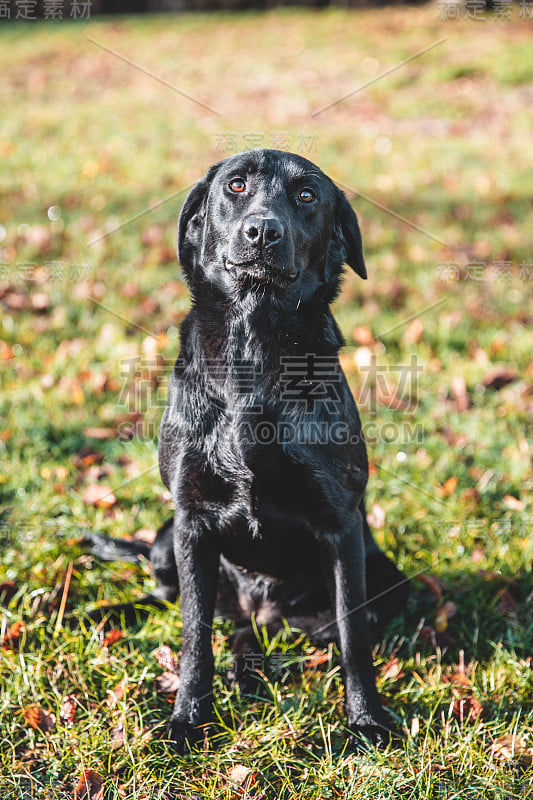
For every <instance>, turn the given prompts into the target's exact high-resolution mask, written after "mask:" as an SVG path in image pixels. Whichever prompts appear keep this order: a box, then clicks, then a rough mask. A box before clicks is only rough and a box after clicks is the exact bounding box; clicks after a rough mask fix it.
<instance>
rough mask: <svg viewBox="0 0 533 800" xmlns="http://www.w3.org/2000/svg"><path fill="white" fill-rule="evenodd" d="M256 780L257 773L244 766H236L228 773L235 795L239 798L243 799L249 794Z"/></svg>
mask: <svg viewBox="0 0 533 800" xmlns="http://www.w3.org/2000/svg"><path fill="white" fill-rule="evenodd" d="M256 778H257V772H254V771H253V770H252V769H251V768H250V767H246V766H245V765H244V764H236V765H235V766H234V767H231V769H230V770H229V771H228V783H229V784H230V786H231V788H232V790H233V794H234V795H236V796H237V797H243V796H244V795H245V794H248V792H249V790H250V789H251V788H252V786H253V785H254V783H255V780H256Z"/></svg>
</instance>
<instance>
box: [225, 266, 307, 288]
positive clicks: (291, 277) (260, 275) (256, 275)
mask: <svg viewBox="0 0 533 800" xmlns="http://www.w3.org/2000/svg"><path fill="white" fill-rule="evenodd" d="M225 267H226V269H227V270H228V271H229V272H233V271H234V272H235V273H236V274H237V278H239V279H240V278H247V279H250V278H251V279H252V280H253V281H257V282H259V283H262V284H265V283H266V284H272V285H274V286H281V287H285V286H290V284H291V283H294V281H295V280H296V279H297V277H298V275H299V274H300V273H299V270H298V269H297V268H296V267H291V268H289V269H282V268H279V267H274V266H272V265H270V264H265V262H264V261H262V260H260V259H253V260H250V261H238V262H236V261H230V259H226V261H225Z"/></svg>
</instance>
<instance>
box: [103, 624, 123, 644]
mask: <svg viewBox="0 0 533 800" xmlns="http://www.w3.org/2000/svg"><path fill="white" fill-rule="evenodd" d="M123 636H124V632H123V631H121V630H120V629H119V628H114V629H113V630H111V631H109V633H108V634H107V636H104V639H103V640H102V647H111V645H112V644H115V642H118V641H119V640H120V639H122V637H123Z"/></svg>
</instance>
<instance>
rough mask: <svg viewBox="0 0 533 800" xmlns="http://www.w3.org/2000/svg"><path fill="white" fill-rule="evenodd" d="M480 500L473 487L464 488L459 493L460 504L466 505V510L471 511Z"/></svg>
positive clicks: (477, 492) (479, 495)
mask: <svg viewBox="0 0 533 800" xmlns="http://www.w3.org/2000/svg"><path fill="white" fill-rule="evenodd" d="M480 500H481V494H480V493H479V491H478V490H477V489H474V488H473V487H470V488H469V489H465V490H464V492H463V493H462V494H461V505H464V506H466V507H467V510H468V511H473V510H474V509H475V508H476V507H477V506H478V505H479V502H480Z"/></svg>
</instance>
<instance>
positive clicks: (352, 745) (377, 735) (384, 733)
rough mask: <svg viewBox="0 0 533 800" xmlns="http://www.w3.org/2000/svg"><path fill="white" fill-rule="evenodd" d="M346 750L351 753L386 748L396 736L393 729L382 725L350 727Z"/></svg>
mask: <svg viewBox="0 0 533 800" xmlns="http://www.w3.org/2000/svg"><path fill="white" fill-rule="evenodd" d="M349 731H350V732H349V735H348V749H349V750H350V751H351V752H352V753H363V752H368V751H369V750H370V749H371V748H373V747H377V748H379V749H381V748H385V747H387V745H389V744H390V743H391V742H392V741H394V740H395V739H396V738H397V737H398V734H397V732H396V731H395V730H393V728H391V727H389V726H388V725H386V724H385V723H384V724H375V725H373V724H370V725H369V724H366V725H353V724H352V725H350V727H349Z"/></svg>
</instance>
